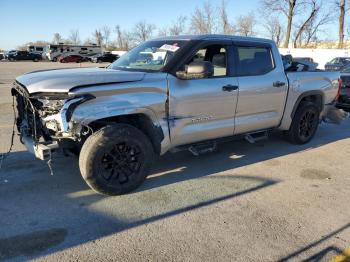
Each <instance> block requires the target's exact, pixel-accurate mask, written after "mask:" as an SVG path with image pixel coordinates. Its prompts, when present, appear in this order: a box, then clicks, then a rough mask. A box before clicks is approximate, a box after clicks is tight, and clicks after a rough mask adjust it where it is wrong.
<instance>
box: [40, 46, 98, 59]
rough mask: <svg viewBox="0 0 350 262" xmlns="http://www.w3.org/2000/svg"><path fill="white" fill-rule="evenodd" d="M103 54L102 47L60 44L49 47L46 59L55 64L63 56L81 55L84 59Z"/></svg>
mask: <svg viewBox="0 0 350 262" xmlns="http://www.w3.org/2000/svg"><path fill="white" fill-rule="evenodd" d="M101 53H102V50H101V47H100V46H97V45H68V44H61V43H60V44H58V45H49V46H48V51H47V53H46V57H47V58H48V59H49V60H50V61H54V62H55V61H57V59H58V57H59V56H61V55H64V56H67V55H80V56H82V57H90V56H94V55H97V54H101Z"/></svg>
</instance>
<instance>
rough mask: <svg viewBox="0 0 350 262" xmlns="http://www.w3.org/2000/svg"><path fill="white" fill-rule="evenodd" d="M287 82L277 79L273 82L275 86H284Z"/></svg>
mask: <svg viewBox="0 0 350 262" xmlns="http://www.w3.org/2000/svg"><path fill="white" fill-rule="evenodd" d="M285 85H286V83H285V82H281V81H276V82H274V83H273V86H274V87H282V86H285Z"/></svg>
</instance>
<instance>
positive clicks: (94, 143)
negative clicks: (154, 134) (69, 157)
mask: <svg viewBox="0 0 350 262" xmlns="http://www.w3.org/2000/svg"><path fill="white" fill-rule="evenodd" d="M153 159H154V151H153V147H152V144H151V142H150V141H149V139H148V138H147V137H146V135H145V134H143V133H142V132H141V131H140V130H138V129H137V128H135V127H133V126H130V125H126V124H115V125H112V126H107V127H104V128H102V129H101V130H99V131H98V132H96V133H94V134H93V135H91V136H90V137H89V138H88V139H87V140H86V141H85V143H84V145H83V147H82V149H81V153H80V156H79V167H80V171H81V174H82V177H83V178H84V180H85V181H86V183H87V184H88V185H89V186H90V187H91V188H92V189H93V190H95V191H96V192H98V193H101V194H106V195H121V194H125V193H128V192H130V191H132V190H134V189H136V188H137V187H139V186H140V185H141V184H142V183H143V181H144V180H145V179H146V177H147V175H148V173H149V171H150V169H151V166H152V163H153Z"/></svg>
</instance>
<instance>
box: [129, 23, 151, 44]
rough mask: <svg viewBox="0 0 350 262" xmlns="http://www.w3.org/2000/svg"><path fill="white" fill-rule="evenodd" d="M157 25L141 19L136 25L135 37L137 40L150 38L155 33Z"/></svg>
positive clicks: (142, 40)
mask: <svg viewBox="0 0 350 262" xmlns="http://www.w3.org/2000/svg"><path fill="white" fill-rule="evenodd" d="M155 29H156V26H155V25H153V24H147V23H146V21H140V22H138V23H137V24H136V25H135V28H134V37H135V40H136V41H137V42H144V41H146V40H148V39H150V38H151V37H152V35H153V31H154V30H155Z"/></svg>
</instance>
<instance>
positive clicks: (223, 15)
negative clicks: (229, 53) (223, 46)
mask: <svg viewBox="0 0 350 262" xmlns="http://www.w3.org/2000/svg"><path fill="white" fill-rule="evenodd" d="M226 10H227V1H226V0H222V2H221V7H220V19H221V26H222V32H223V33H224V34H226V35H229V34H233V33H234V28H233V26H232V25H231V23H230V22H229V19H228V15H227V11H226Z"/></svg>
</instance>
